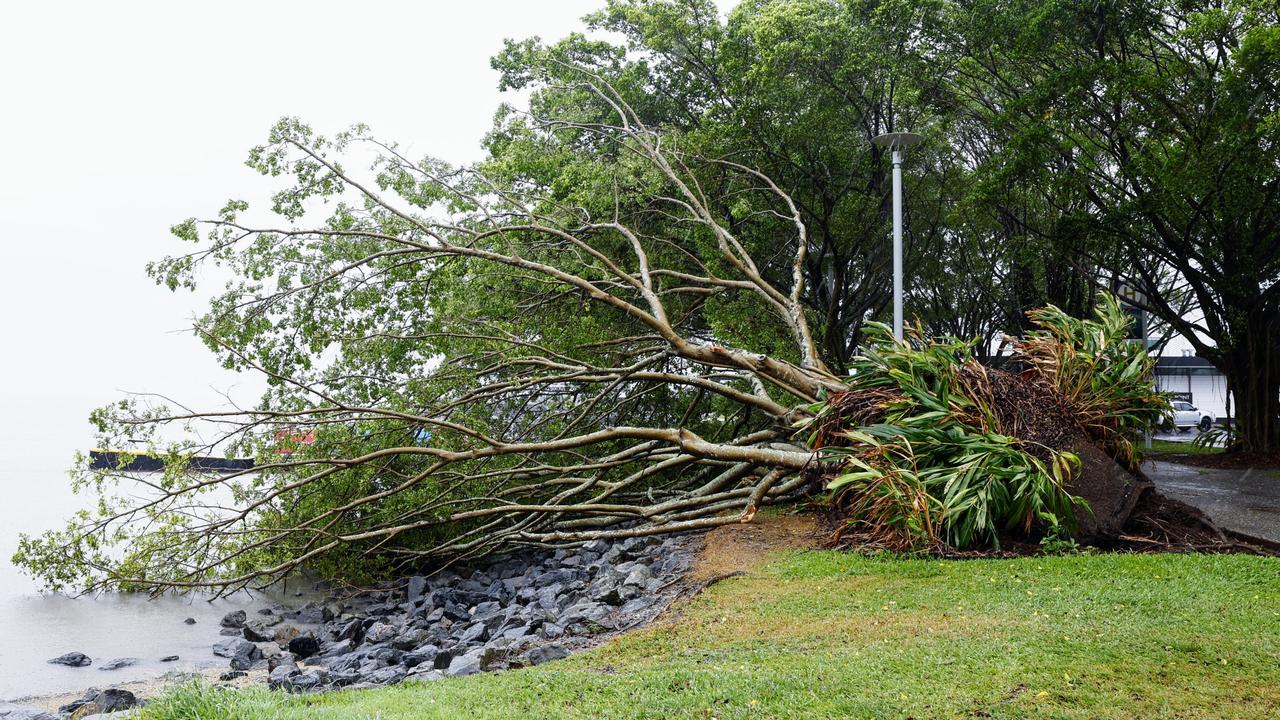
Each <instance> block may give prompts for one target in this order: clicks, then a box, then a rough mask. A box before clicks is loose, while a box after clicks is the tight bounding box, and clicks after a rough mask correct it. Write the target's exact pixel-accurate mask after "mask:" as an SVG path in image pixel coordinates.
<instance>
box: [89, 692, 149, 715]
mask: <svg viewBox="0 0 1280 720" xmlns="http://www.w3.org/2000/svg"><path fill="white" fill-rule="evenodd" d="M93 702H94V704H95V705H97V706H98V712H101V713H111V712H119V711H120V710H128V709H129V708H131V707H134V706H136V705H137V704H138V698H136V697H134V694H133V693H131V692H129V691H128V690H119V689H116V688H107V689H106V690H103V691H102V692H100V693H98V696H97V697H95V698H94V699H93Z"/></svg>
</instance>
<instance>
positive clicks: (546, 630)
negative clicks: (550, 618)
mask: <svg viewBox="0 0 1280 720" xmlns="http://www.w3.org/2000/svg"><path fill="white" fill-rule="evenodd" d="M538 634H540V635H542V637H544V638H546V639H548V640H555V639H556V638H558V637H562V636H563V635H564V627H562V626H560V625H557V624H556V623H553V622H549V623H543V624H542V629H541V630H539V631H538Z"/></svg>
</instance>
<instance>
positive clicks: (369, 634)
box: [364, 622, 398, 643]
mask: <svg viewBox="0 0 1280 720" xmlns="http://www.w3.org/2000/svg"><path fill="white" fill-rule="evenodd" d="M397 633H398V630H397V629H396V626H395V625H391V624H389V623H383V622H376V623H374V624H373V625H370V626H369V629H368V630H366V631H365V633H364V640H365V642H370V643H382V642H387V641H388V640H391V639H392V638H394V637H395V636H396V635H397Z"/></svg>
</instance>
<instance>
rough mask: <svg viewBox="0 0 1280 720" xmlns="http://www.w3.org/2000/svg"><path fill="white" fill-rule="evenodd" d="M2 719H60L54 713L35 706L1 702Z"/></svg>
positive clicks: (0, 714) (0, 715) (0, 716)
mask: <svg viewBox="0 0 1280 720" xmlns="http://www.w3.org/2000/svg"><path fill="white" fill-rule="evenodd" d="M0 720H58V719H57V718H56V717H54V716H53V715H50V714H49V713H47V712H45V711H43V710H36V709H35V708H24V707H20V706H18V705H12V704H10V703H6V702H0Z"/></svg>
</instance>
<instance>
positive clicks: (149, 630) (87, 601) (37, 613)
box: [0, 397, 301, 701]
mask: <svg viewBox="0 0 1280 720" xmlns="http://www.w3.org/2000/svg"><path fill="white" fill-rule="evenodd" d="M37 402H39V403H41V405H42V407H41V412H39V413H38V415H39V416H41V417H56V418H60V419H59V420H57V421H55V422H54V424H52V425H50V424H47V423H46V424H43V425H42V424H41V423H39V422H26V423H23V422H20V420H21V419H22V411H23V408H22V407H20V406H19V407H8V408H0V413H13V414H12V415H10V416H8V418H7V419H6V420H0V701H3V700H13V699H17V698H22V697H28V696H33V695H47V694H53V693H61V692H68V691H77V690H80V689H83V688H86V687H89V686H98V687H104V686H107V685H110V684H112V683H120V682H127V681H131V680H140V679H144V678H147V677H155V676H159V675H162V674H164V673H165V672H167V671H169V670H175V669H177V670H181V669H196V668H204V667H215V666H216V667H221V666H223V665H225V663H226V661H225V660H224V659H221V658H215V657H213V655H212V654H211V653H210V646H211V645H212V644H213V643H215V642H217V641H218V640H219V639H221V636H220V635H219V634H218V630H219V627H218V621H219V620H220V619H221V618H222V616H223V615H224V614H225V613H226V612H227V611H228V610H231V609H234V608H236V607H248V608H251V609H252V608H256V607H261V606H265V605H267V604H271V603H272V602H275V601H278V600H280V599H281V598H278V597H277V598H260V599H254V598H250V597H248V596H246V595H240V596H238V597H235V598H232V599H223V600H218V601H215V602H208V601H205V600H202V599H198V598H190V597H185V598H184V597H166V598H161V599H159V600H148V599H147V598H146V597H145V596H141V597H139V596H130V595H118V594H108V595H102V596H98V597H93V598H88V597H84V598H69V597H64V596H57V595H42V594H40V593H38V592H37V590H36V587H35V585H34V584H33V583H32V581H31V580H30V578H27V577H26V576H24V575H22V574H21V573H20V572H19V571H18V570H17V568H15V567H13V566H12V565H11V564H10V562H9V558H10V556H11V555H12V554H13V551H14V549H15V547H16V545H17V536H18V533H19V532H28V533H35V532H39V531H42V530H46V529H52V528H56V527H58V526H59V525H60V524H61V522H62V521H64V520H65V518H66V517H67V516H68V515H69V514H70V513H71V512H72V511H74V510H76V509H77V508H79V507H81V506H82V504H83V503H84V502H85V501H84V500H83V499H80V498H77V497H75V496H73V495H72V494H71V491H70V489H69V487H68V482H67V476H66V472H65V469H66V468H67V467H68V466H69V465H70V464H71V459H72V457H73V455H74V452H75V450H76V448H87V447H89V444H90V443H91V442H92V440H91V438H90V435H89V430H88V427H87V425H86V424H85V423H84V421H83V418H84V417H85V415H86V414H87V409H86V408H85V407H84V402H83V400H79V399H75V400H71V401H68V402H67V403H66V405H67V407H65V408H60V407H56V406H55V407H53V408H50V407H49V403H51V402H52V403H55V404H56V403H57V402H58V401H57V399H56V398H53V399H50V398H48V397H41V398H39V399H38V401H37V400H36V399H34V398H33V399H32V404H33V409H34V406H35V403H37ZM27 417H30V416H27ZM61 418H65V420H63V419H61ZM291 599H292V598H291ZM294 602H301V601H300V600H294ZM187 617H194V618H195V619H196V621H197V622H196V624H195V625H186V624H184V623H183V620H184V619H185V618H187ZM71 651H78V652H83V653H85V654H86V655H88V656H90V657H92V658H93V659H94V664H93V665H91V666H89V667H84V668H67V667H63V666H60V665H49V664H47V663H46V661H47V660H48V659H49V658H53V657H57V656H58V655H61V654H63V653H66V652H71ZM166 655H178V656H180V658H181V659H180V660H179V661H177V662H171V663H161V662H160V661H159V660H160V658H162V657H164V656H166ZM118 657H136V658H138V659H139V660H140V662H139V664H138V665H136V666H133V667H129V668H123V669H120V670H113V671H102V670H99V669H98V668H97V666H98V665H99V664H100V663H102V662H105V661H106V660H110V659H113V658H118Z"/></svg>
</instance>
